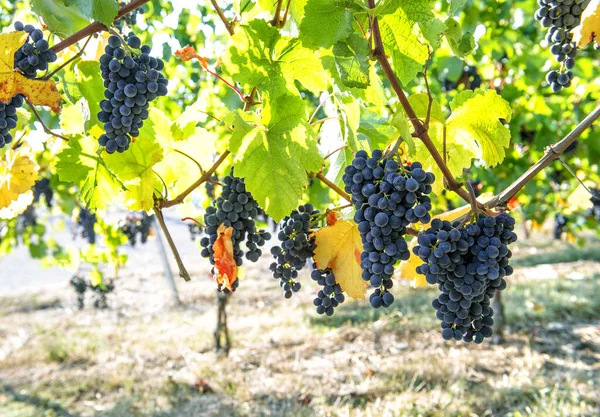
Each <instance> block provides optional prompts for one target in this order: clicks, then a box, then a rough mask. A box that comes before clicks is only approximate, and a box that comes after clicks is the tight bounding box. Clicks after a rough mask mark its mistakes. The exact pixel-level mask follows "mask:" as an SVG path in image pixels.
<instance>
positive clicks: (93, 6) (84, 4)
mask: <svg viewBox="0 0 600 417" xmlns="http://www.w3.org/2000/svg"><path fill="white" fill-rule="evenodd" d="M72 6H75V7H77V8H78V9H79V10H81V13H82V14H83V15H84V16H85V17H87V18H88V19H91V20H97V21H98V22H100V23H102V24H103V25H104V26H108V27H110V26H112V24H113V21H114V20H115V17H117V13H118V12H119V3H118V2H117V0H75V4H73V5H71V7H72Z"/></svg>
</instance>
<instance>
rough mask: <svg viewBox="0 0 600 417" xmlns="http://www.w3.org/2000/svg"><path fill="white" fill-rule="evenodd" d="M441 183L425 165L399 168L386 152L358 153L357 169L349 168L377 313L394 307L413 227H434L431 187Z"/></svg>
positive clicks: (363, 259)
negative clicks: (398, 268) (397, 274)
mask: <svg viewBox="0 0 600 417" xmlns="http://www.w3.org/2000/svg"><path fill="white" fill-rule="evenodd" d="M434 180H435V177H434V175H433V174H432V173H430V172H425V171H424V170H423V168H422V165H421V164H420V163H419V162H414V163H413V164H412V165H408V166H403V165H399V164H398V162H396V161H395V160H393V159H389V158H384V157H383V153H382V152H381V151H380V150H375V151H373V154H372V155H371V157H369V156H368V154H367V153H366V152H365V151H358V152H357V153H356V156H355V158H354V160H353V161H352V165H349V166H348V167H346V171H345V174H344V176H343V181H344V184H345V190H346V192H348V193H351V194H352V203H353V204H354V206H355V208H356V214H355V216H354V221H355V222H356V223H357V224H358V230H359V232H360V235H361V238H362V241H363V249H364V251H363V253H362V254H361V267H362V269H363V274H362V278H363V279H364V280H365V281H369V282H370V283H371V286H372V287H373V288H375V291H374V292H373V293H372V294H371V297H370V302H371V306H373V307H374V308H379V307H382V306H383V307H389V306H390V305H391V304H392V303H393V301H394V297H393V296H392V294H391V293H390V292H389V289H390V288H392V285H393V283H392V274H393V273H394V264H395V263H396V262H397V261H398V260H406V259H408V258H409V257H410V252H409V250H408V245H407V244H406V241H405V240H404V235H405V234H406V227H407V226H408V225H409V224H410V223H417V222H421V223H429V221H430V220H431V216H430V214H429V211H430V210H431V199H430V198H429V196H428V194H430V193H431V184H433V182H434Z"/></svg>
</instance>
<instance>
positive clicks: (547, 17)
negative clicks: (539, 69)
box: [535, 0, 590, 93]
mask: <svg viewBox="0 0 600 417" xmlns="http://www.w3.org/2000/svg"><path fill="white" fill-rule="evenodd" d="M589 1H590V0H538V4H539V6H540V8H539V9H538V10H537V11H536V12H535V18H536V19H537V20H539V21H540V22H541V23H542V26H543V27H545V28H548V32H547V34H546V40H547V41H548V43H549V44H550V45H551V46H550V52H551V53H552V55H554V56H555V57H556V60H557V61H558V62H559V63H561V68H560V70H558V71H557V70H551V71H549V72H548V74H546V82H547V83H548V84H549V85H550V88H551V89H552V91H553V92H555V93H557V92H559V91H560V90H561V89H562V88H567V87H570V86H571V80H572V79H573V72H572V71H570V70H571V69H572V68H573V67H575V56H577V45H576V44H575V42H573V33H572V32H571V31H572V30H573V28H574V27H576V26H578V25H579V24H580V23H581V14H582V13H583V11H584V10H585V8H586V7H587V5H588V4H589Z"/></svg>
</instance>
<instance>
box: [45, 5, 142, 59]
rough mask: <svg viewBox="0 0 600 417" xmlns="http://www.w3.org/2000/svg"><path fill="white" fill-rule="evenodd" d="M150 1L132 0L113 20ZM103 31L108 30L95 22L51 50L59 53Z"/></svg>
mask: <svg viewBox="0 0 600 417" xmlns="http://www.w3.org/2000/svg"><path fill="white" fill-rule="evenodd" d="M149 1H150V0H133V1H131V2H129V3H127V4H126V5H124V6H123V7H121V8H120V9H119V12H118V13H117V17H116V18H115V20H118V19H120V18H122V17H123V16H125V15H127V14H129V13H131V12H133V11H134V10H136V9H139V8H140V7H142V6H143V5H144V4H146V3H148V2H149ZM103 30H108V28H107V27H106V26H105V25H104V24H102V23H100V22H98V21H96V22H93V23H90V24H89V25H87V26H86V27H84V28H83V29H81V30H80V31H78V32H75V33H74V34H72V35H71V36H69V37H67V38H65V39H63V40H62V41H60V42H59V43H57V44H56V45H54V46H53V47H52V48H50V49H52V50H53V51H54V52H57V53H58V52H60V51H62V50H63V49H67V48H68V47H69V46H71V45H73V44H75V43H77V42H79V41H80V40H82V39H84V38H86V37H88V36H90V35H93V34H94V33H96V32H101V31H103Z"/></svg>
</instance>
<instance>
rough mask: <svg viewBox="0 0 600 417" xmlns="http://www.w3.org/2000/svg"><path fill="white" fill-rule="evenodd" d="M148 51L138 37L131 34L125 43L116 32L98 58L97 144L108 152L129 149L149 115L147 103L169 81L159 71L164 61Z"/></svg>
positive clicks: (159, 94) (165, 90)
mask: <svg viewBox="0 0 600 417" xmlns="http://www.w3.org/2000/svg"><path fill="white" fill-rule="evenodd" d="M149 54H150V47H149V46H148V45H143V46H142V45H141V41H140V38H138V37H137V36H134V35H133V34H131V33H130V34H129V36H128V37H127V44H126V45H124V44H123V43H122V41H121V38H119V37H118V36H116V35H113V36H111V37H110V38H108V45H107V46H106V48H105V50H104V55H102V57H101V58H100V69H101V71H102V78H103V79H104V87H106V90H105V91H104V97H106V100H102V101H101V102H100V108H101V109H102V111H101V112H100V113H98V119H99V120H100V121H101V122H102V123H104V130H105V133H104V134H102V135H101V136H100V138H99V139H98V143H99V144H100V146H105V147H106V152H108V153H109V154H112V153H114V152H115V151H117V152H124V151H126V150H127V149H129V146H130V144H131V138H132V137H137V136H138V135H139V134H140V129H141V127H142V125H143V123H144V120H146V119H147V118H148V115H149V114H148V107H149V103H150V102H151V101H152V100H154V99H155V98H156V97H158V96H165V95H167V84H168V81H167V79H166V78H165V77H164V76H163V75H162V74H161V73H160V71H161V70H162V69H163V68H164V63H163V61H161V60H160V59H156V58H154V57H151V56H150V55H149Z"/></svg>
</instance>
